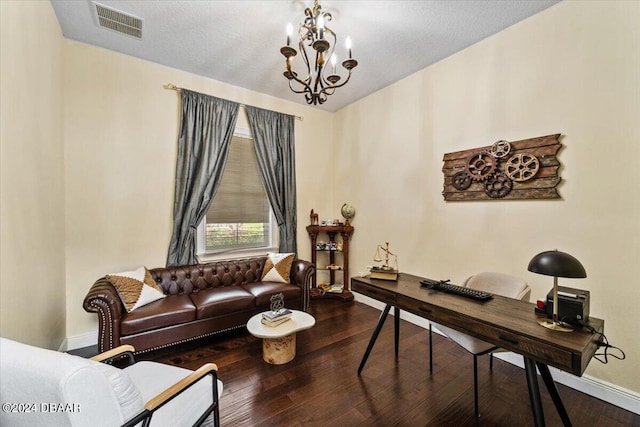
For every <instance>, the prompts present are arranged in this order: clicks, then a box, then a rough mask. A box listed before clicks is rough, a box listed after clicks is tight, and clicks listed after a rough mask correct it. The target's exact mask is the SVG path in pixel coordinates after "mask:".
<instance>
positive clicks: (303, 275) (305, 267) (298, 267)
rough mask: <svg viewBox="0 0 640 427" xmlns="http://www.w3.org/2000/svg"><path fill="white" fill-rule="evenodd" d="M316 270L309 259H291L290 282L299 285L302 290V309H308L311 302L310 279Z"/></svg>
mask: <svg viewBox="0 0 640 427" xmlns="http://www.w3.org/2000/svg"><path fill="white" fill-rule="evenodd" d="M315 272H316V266H315V265H313V264H312V263H310V262H309V261H304V260H301V259H297V258H296V259H295V260H293V263H292V264H291V283H293V284H296V285H298V286H300V288H301V290H302V307H301V309H302V310H303V311H309V303H310V302H311V279H312V277H313V275H314V274H315Z"/></svg>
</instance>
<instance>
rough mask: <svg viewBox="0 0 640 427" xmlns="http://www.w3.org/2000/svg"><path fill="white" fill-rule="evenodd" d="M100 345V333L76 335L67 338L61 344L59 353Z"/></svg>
mask: <svg viewBox="0 0 640 427" xmlns="http://www.w3.org/2000/svg"><path fill="white" fill-rule="evenodd" d="M97 344H98V331H97V330H96V331H93V332H87V333H86V334H82V335H74V336H72V337H67V338H65V340H64V341H62V344H60V348H59V351H69V350H75V349H78V348H83V347H91V346H95V345H97Z"/></svg>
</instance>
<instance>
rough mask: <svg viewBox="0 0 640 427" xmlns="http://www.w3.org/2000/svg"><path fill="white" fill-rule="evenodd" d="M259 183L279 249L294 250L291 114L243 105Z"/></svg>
mask: <svg viewBox="0 0 640 427" xmlns="http://www.w3.org/2000/svg"><path fill="white" fill-rule="evenodd" d="M246 110H247V117H248V119H249V126H250V127H251V134H252V135H253V143H254V146H255V148H256V154H257V156H258V165H259V167H260V174H261V175H262V182H263V183H264V188H265V190H266V192H267V197H268V198H269V202H270V203H271V207H272V209H273V213H274V215H275V217H276V221H277V222H278V228H279V231H280V247H279V250H280V252H293V253H297V250H298V244H297V238H296V230H297V225H296V222H297V221H296V215H297V208H296V205H297V203H296V165H295V150H294V136H293V126H294V123H293V120H294V116H290V115H287V114H282V113H276V112H275V111H268V110H263V109H260V108H256V107H250V106H247V107H246Z"/></svg>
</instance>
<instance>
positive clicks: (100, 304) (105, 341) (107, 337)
mask: <svg viewBox="0 0 640 427" xmlns="http://www.w3.org/2000/svg"><path fill="white" fill-rule="evenodd" d="M82 307H83V308H84V309H85V311H87V312H89V313H97V314H98V352H99V353H103V352H105V351H109V350H111V349H113V348H115V347H118V346H119V345H120V319H121V318H122V312H123V311H124V305H123V304H122V301H121V300H120V297H119V296H118V292H117V291H116V288H114V287H113V285H112V284H111V282H109V280H108V279H107V278H106V277H102V278H100V279H98V280H97V281H96V282H95V283H94V284H93V286H91V288H90V289H89V292H87V295H86V296H85V297H84V302H83V304H82Z"/></svg>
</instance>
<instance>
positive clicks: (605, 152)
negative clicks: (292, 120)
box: [334, 2, 640, 392]
mask: <svg viewBox="0 0 640 427" xmlns="http://www.w3.org/2000/svg"><path fill="white" fill-rule="evenodd" d="M638 22H640V3H638V2H562V3H560V4H558V5H556V6H553V7H551V8H550V9H547V10H546V11H544V12H542V13H540V14H538V15H535V16H533V17H532V18H529V19H528V20H526V21H524V22H521V23H519V24H517V25H515V26H513V27H511V28H508V29H507V30H505V31H503V32H501V33H499V34H497V35H495V36H493V37H490V38H488V39H486V40H484V41H483V42H481V43H478V44H476V45H474V46H472V47H470V48H468V49H466V50H464V51H462V52H459V53H458V54H456V55H454V56H452V57H449V58H447V59H445V60H443V61H441V62H439V63H437V64H435V65H433V66H431V67H429V68H426V69H424V70H422V71H420V72H418V73H416V74H414V75H412V76H410V77H408V78H406V79H404V80H402V81H400V82H398V83H397V84H394V85H393V86H390V87H388V88H386V89H384V90H382V91H380V92H378V93H375V94H373V95H371V96H369V97H368V98H365V99H363V100H361V101H360V102H358V103H356V104H353V105H351V106H348V107H346V108H344V109H343V110H341V111H339V112H338V113H337V114H336V116H335V118H334V126H335V129H336V140H335V144H336V146H337V147H341V150H342V154H343V155H341V156H339V157H336V160H337V161H336V173H335V177H336V180H335V182H336V185H335V186H336V195H335V197H336V200H345V199H348V200H351V202H352V203H353V204H354V205H355V206H356V208H357V210H358V214H357V216H356V218H355V221H354V226H355V227H356V234H355V236H354V243H353V245H352V248H353V252H352V253H353V261H352V265H353V271H354V273H355V272H357V271H364V270H365V266H366V265H370V264H371V263H372V257H373V254H374V249H375V247H376V244H378V243H382V242H384V241H390V242H391V248H392V249H393V250H394V251H396V252H397V253H398V254H399V267H400V270H401V271H406V272H412V273H415V274H419V275H424V276H427V277H432V278H437V279H444V278H450V279H451V280H452V281H453V282H454V283H455V282H460V281H461V280H463V279H464V278H465V277H467V276H468V275H471V274H473V273H476V272H479V271H487V270H489V271H503V272H506V273H511V274H515V275H518V276H521V277H524V278H525V279H526V280H527V281H528V282H529V283H530V284H531V286H532V288H533V293H532V300H535V299H538V298H543V297H544V295H546V292H547V291H548V290H549V289H550V288H551V286H552V284H553V281H552V278H550V277H547V276H540V275H536V274H533V273H529V272H528V271H527V264H528V262H529V260H530V259H531V258H532V257H533V256H534V255H535V254H537V253H539V252H541V251H544V250H548V249H554V248H557V249H559V250H563V251H566V252H568V253H570V254H572V255H574V256H576V257H577V258H578V259H579V260H581V261H582V263H583V265H584V266H585V268H586V270H587V274H588V277H587V278H586V279H582V280H578V279H560V284H561V285H567V286H573V287H578V288H583V289H589V290H590V291H591V314H592V315H593V316H596V317H600V318H604V319H606V322H605V330H606V334H607V337H608V338H609V341H610V342H611V343H612V344H614V345H616V346H619V347H621V348H622V349H624V350H625V352H626V354H627V360H625V361H618V360H611V361H610V362H609V364H608V365H602V364H600V363H599V362H597V361H595V360H593V361H592V362H591V364H590V365H589V367H588V369H587V374H589V375H592V376H594V377H597V378H599V379H602V380H605V381H607V382H611V383H614V384H617V385H619V386H622V387H625V388H628V389H630V390H634V391H636V392H638V391H640V375H638V371H637V367H638V366H639V364H640V359H639V357H640V356H639V354H640V342H639V341H638V331H637V325H638V324H640V310H638V301H640V286H638V283H637V282H638V262H639V261H640V256H639V255H640V223H638V218H640V191H639V190H640V178H639V176H638V173H637V171H638V170H640V143H639V141H640V124H639V122H638V119H639V118H640V30H639V28H640V27H639V26H638V25H637V24H638ZM553 133H561V134H562V135H563V136H562V139H561V142H562V144H563V145H564V148H563V149H562V150H561V151H560V153H559V156H558V157H559V160H560V162H561V163H562V165H563V166H562V168H561V169H560V174H561V176H562V178H563V183H562V184H561V185H560V187H559V192H560V194H561V196H562V200H556V201H490V202H448V203H446V202H444V200H443V197H442V195H441V192H442V183H443V175H442V172H441V168H442V156H443V154H444V153H447V152H452V151H457V150H463V149H467V148H473V147H478V146H484V145H490V144H491V143H493V142H494V141H496V140H500V139H506V140H518V139H525V138H531V137H536V136H542V135H548V134H553ZM359 230H367V233H362V232H359Z"/></svg>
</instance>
